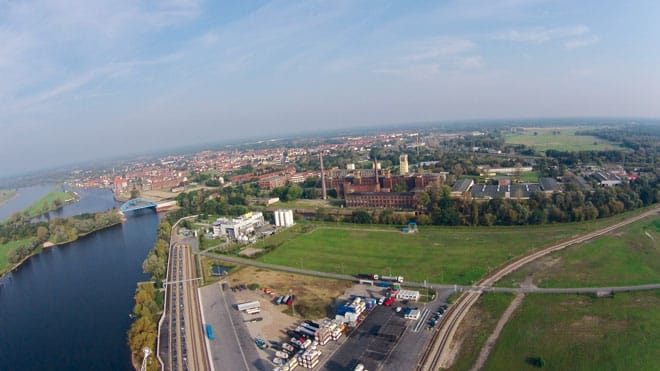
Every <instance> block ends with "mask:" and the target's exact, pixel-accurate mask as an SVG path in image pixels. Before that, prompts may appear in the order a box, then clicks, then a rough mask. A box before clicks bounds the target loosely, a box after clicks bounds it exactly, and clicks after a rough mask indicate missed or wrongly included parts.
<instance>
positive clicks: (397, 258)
mask: <svg viewBox="0 0 660 371" xmlns="http://www.w3.org/2000/svg"><path fill="white" fill-rule="evenodd" d="M629 215H632V214H622V215H619V216H618V217H615V218H609V219H601V220H598V221H595V222H588V223H567V224H556V225H544V226H525V227H487V228H470V227H459V228H443V227H420V231H419V232H418V233H414V234H403V233H401V232H400V229H397V228H395V227H391V226H382V225H381V226H364V227H363V226H355V225H350V224H336V225H334V224H327V223H326V224H323V223H306V224H302V225H298V226H296V227H294V228H295V229H291V230H288V231H285V232H284V233H283V234H281V235H279V236H274V237H276V238H277V240H275V239H273V240H271V239H270V238H269V239H267V240H265V241H264V242H260V244H261V243H263V244H264V245H265V246H267V247H268V246H269V245H270V247H276V248H275V249H274V250H273V251H272V252H270V253H268V254H266V255H264V256H262V257H260V258H259V260H261V261H264V262H266V263H271V264H280V265H287V266H293V267H297V268H303V269H312V270H319V271H324V272H333V273H342V274H356V273H370V272H371V273H380V274H390V273H391V274H396V275H402V276H404V277H405V278H406V280H410V281H419V282H421V281H424V280H427V281H429V282H434V283H458V284H470V283H473V282H475V281H477V280H478V279H479V278H480V277H482V276H483V275H484V274H485V273H486V272H488V271H490V270H492V269H494V268H495V267H497V266H498V265H500V264H502V263H504V262H505V261H507V260H509V259H511V258H513V257H515V256H519V255H521V254H523V253H525V252H528V251H531V250H534V249H538V248H540V247H543V246H547V245H550V244H553V243H556V242H558V241H562V240H566V239H568V238H570V237H572V236H574V235H578V234H582V233H586V232H589V231H592V230H595V229H597V228H599V227H601V226H603V225H607V224H610V223H614V222H615V221H616V220H621V219H623V218H625V217H626V216H629Z"/></svg>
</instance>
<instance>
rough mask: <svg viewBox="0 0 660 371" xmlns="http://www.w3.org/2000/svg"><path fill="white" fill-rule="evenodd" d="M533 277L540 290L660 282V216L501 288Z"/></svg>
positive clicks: (554, 258)
mask: <svg viewBox="0 0 660 371" xmlns="http://www.w3.org/2000/svg"><path fill="white" fill-rule="evenodd" d="M529 274H533V277H534V282H535V283H536V284H537V285H538V286H540V287H589V286H591V287H593V286H624V285H641V284H647V283H658V282H660V216H654V217H650V218H646V219H644V220H641V221H638V222H636V223H633V224H631V225H628V226H626V227H625V228H622V229H621V230H619V231H616V232H614V233H612V234H609V235H607V236H603V237H600V238H597V239H595V240H593V241H590V242H587V243H584V244H580V245H576V246H572V247H569V248H568V249H566V250H563V251H559V252H557V253H554V254H551V255H549V256H547V257H545V258H543V259H540V260H539V261H538V262H537V263H533V264H530V265H529V266H527V267H524V268H522V269H520V270H519V271H517V272H514V274H512V275H511V276H510V277H507V278H505V279H504V280H503V281H502V282H501V285H502V286H515V285H516V284H517V283H519V282H521V281H522V280H524V278H525V277H526V276H527V275H529Z"/></svg>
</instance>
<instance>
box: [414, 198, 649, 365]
mask: <svg viewBox="0 0 660 371" xmlns="http://www.w3.org/2000/svg"><path fill="white" fill-rule="evenodd" d="M658 210H660V206H656V207H655V208H653V209H651V210H649V211H646V212H644V213H642V214H639V215H637V216H634V217H632V218H629V219H626V220H624V221H622V222H619V223H616V224H613V225H610V226H608V227H605V228H602V229H599V230H597V231H594V232H590V233H587V234H584V235H582V236H579V237H576V238H573V239H571V240H568V241H565V242H562V243H558V244H556V245H552V246H549V247H546V248H543V249H540V250H537V251H534V252H531V253H529V254H527V255H524V256H522V257H520V258H517V259H515V260H513V261H511V262H508V263H506V264H505V265H504V266H502V267H500V268H498V269H497V270H495V271H494V272H492V273H490V274H489V275H488V276H486V277H485V278H483V279H482V280H481V281H480V282H479V283H478V285H477V287H479V288H480V289H477V290H470V291H468V292H465V293H464V294H463V295H461V296H460V297H459V298H458V300H457V301H456V303H455V304H454V305H452V307H451V308H450V310H449V311H448V313H447V315H445V316H444V317H443V320H442V322H441V324H440V328H439V331H437V332H436V333H435V334H434V335H433V338H432V339H431V344H430V346H429V347H428V349H427V351H426V352H425V353H424V354H423V356H422V360H421V362H420V364H419V366H418V369H420V370H425V371H426V370H437V369H439V368H440V367H441V366H442V365H443V364H444V363H443V362H444V357H446V355H445V349H446V348H447V345H449V344H450V343H451V341H452V340H453V338H454V334H455V333H456V329H457V328H458V325H459V324H460V323H461V321H462V320H463V318H464V317H465V315H466V314H467V312H468V311H469V310H470V308H471V307H472V305H474V303H475V302H476V301H477V299H479V296H480V295H481V292H483V291H485V290H486V289H488V290H490V291H498V289H497V288H490V287H489V286H491V285H493V284H494V283H495V282H497V281H498V280H500V279H501V278H502V277H504V276H506V275H507V274H509V273H511V272H513V271H515V270H516V269H518V268H520V267H522V266H523V265H525V264H528V263H530V262H532V261H534V260H536V259H538V258H540V257H542V256H545V255H547V254H550V253H552V252H554V251H558V250H562V249H564V248H566V247H568V246H571V245H575V244H578V243H582V242H586V241H588V240H591V239H593V238H596V237H599V236H602V235H604V234H606V233H609V232H611V231H614V230H616V229H619V228H621V227H623V226H626V225H628V224H631V223H634V222H636V221H639V220H641V219H643V218H646V217H648V216H651V215H655V214H656V213H657V212H658ZM657 286H659V285H643V286H642V287H643V289H646V290H651V289H653V288H656V287H657ZM610 289H618V290H619V291H623V289H625V287H617V288H610ZM519 290H521V289H519ZM530 290H536V291H534V292H543V291H545V292H549V293H572V292H594V291H593V290H594V288H592V289H591V290H592V291H589V288H580V289H536V288H534V289H530ZM578 290H579V291H578ZM606 290H607V288H604V289H603V288H597V289H596V291H606ZM612 291H614V290H612Z"/></svg>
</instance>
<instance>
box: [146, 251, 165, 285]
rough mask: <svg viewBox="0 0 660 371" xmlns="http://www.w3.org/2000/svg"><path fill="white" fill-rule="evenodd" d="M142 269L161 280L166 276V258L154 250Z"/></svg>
mask: <svg viewBox="0 0 660 371" xmlns="http://www.w3.org/2000/svg"><path fill="white" fill-rule="evenodd" d="M142 270H143V271H144V273H149V274H151V276H152V277H153V278H154V279H156V280H160V279H162V278H163V277H164V276H165V259H162V258H159V257H158V256H157V255H156V254H155V253H154V252H150V253H149V256H147V259H145V260H144V263H142Z"/></svg>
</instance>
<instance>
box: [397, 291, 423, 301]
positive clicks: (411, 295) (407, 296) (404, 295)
mask: <svg viewBox="0 0 660 371" xmlns="http://www.w3.org/2000/svg"><path fill="white" fill-rule="evenodd" d="M396 298H397V300H413V301H417V300H419V291H414V290H399V292H397V293H396Z"/></svg>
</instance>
